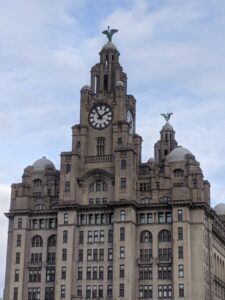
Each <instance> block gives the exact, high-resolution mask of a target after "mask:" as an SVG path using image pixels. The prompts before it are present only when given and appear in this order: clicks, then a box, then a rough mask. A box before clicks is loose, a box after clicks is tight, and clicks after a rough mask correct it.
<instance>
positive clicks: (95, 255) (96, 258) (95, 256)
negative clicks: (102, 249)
mask: <svg viewBox="0 0 225 300" xmlns="http://www.w3.org/2000/svg"><path fill="white" fill-rule="evenodd" d="M93 260H94V261H97V260H98V249H93Z"/></svg>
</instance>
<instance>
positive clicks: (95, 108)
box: [95, 108, 102, 120]
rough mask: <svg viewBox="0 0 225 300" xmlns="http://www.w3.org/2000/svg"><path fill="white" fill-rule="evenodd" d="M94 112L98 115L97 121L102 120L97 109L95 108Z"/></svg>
mask: <svg viewBox="0 0 225 300" xmlns="http://www.w3.org/2000/svg"><path fill="white" fill-rule="evenodd" d="M95 111H96V113H97V115H98V120H100V119H102V115H101V114H100V113H99V111H98V110H97V108H95Z"/></svg>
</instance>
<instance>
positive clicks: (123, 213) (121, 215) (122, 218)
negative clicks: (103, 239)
mask: <svg viewBox="0 0 225 300" xmlns="http://www.w3.org/2000/svg"><path fill="white" fill-rule="evenodd" d="M125 218H126V212H125V210H121V211H120V221H122V222H123V221H125Z"/></svg>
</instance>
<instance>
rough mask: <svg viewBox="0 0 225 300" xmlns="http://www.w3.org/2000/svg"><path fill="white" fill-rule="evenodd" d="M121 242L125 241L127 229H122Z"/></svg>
mask: <svg viewBox="0 0 225 300" xmlns="http://www.w3.org/2000/svg"><path fill="white" fill-rule="evenodd" d="M120 240H121V241H125V227H121V228H120Z"/></svg>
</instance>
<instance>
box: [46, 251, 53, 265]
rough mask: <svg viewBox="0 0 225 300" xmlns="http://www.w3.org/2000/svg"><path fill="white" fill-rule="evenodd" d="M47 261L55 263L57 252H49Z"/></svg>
mask: <svg viewBox="0 0 225 300" xmlns="http://www.w3.org/2000/svg"><path fill="white" fill-rule="evenodd" d="M47 262H48V263H55V252H48V253H47Z"/></svg>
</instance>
